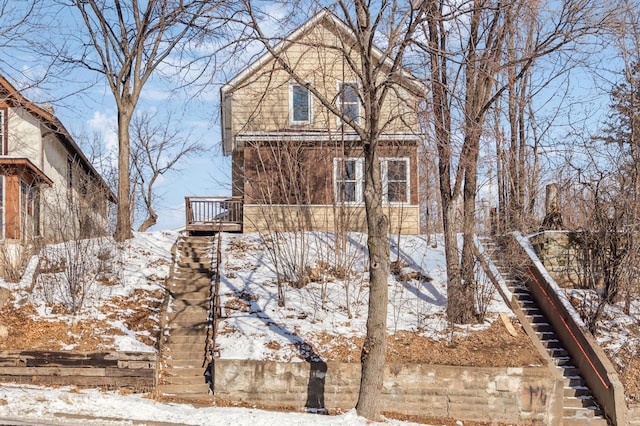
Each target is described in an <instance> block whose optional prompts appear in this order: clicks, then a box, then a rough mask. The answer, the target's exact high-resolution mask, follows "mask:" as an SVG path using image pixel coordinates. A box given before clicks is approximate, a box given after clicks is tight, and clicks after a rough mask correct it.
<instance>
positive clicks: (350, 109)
mask: <svg viewBox="0 0 640 426" xmlns="http://www.w3.org/2000/svg"><path fill="white" fill-rule="evenodd" d="M338 107H339V109H340V111H342V114H344V117H347V118H349V119H351V120H353V121H354V122H355V123H360V96H359V95H358V83H356V82H347V81H340V82H338ZM342 121H343V120H340V119H339V120H338V122H339V123H341V122H342Z"/></svg>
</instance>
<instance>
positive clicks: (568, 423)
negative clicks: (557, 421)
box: [562, 416, 609, 426]
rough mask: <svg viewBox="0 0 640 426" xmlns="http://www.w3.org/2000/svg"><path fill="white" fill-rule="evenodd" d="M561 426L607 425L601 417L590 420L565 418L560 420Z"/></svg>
mask: <svg viewBox="0 0 640 426" xmlns="http://www.w3.org/2000/svg"><path fill="white" fill-rule="evenodd" d="M562 425H563V426H609V423H608V422H607V420H606V419H604V418H603V417H602V416H596V417H594V418H592V419H585V418H572V417H566V418H564V419H562Z"/></svg>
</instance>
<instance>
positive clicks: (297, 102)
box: [289, 83, 313, 124]
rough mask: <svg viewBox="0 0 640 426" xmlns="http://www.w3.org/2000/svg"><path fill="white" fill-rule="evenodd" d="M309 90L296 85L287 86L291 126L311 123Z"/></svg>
mask: <svg viewBox="0 0 640 426" xmlns="http://www.w3.org/2000/svg"><path fill="white" fill-rule="evenodd" d="M311 99H312V97H311V93H310V92H309V89H307V88H306V87H305V86H302V85H300V84H297V83H291V84H290V85H289V105H290V108H289V122H290V123H291V124H309V123H311V114H312V112H313V110H312V108H311V107H312V104H311Z"/></svg>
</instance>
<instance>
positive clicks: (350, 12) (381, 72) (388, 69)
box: [244, 0, 427, 419]
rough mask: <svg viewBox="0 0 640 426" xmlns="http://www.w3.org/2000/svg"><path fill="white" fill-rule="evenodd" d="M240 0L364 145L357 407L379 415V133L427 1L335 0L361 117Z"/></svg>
mask: <svg viewBox="0 0 640 426" xmlns="http://www.w3.org/2000/svg"><path fill="white" fill-rule="evenodd" d="M245 3H246V9H245V11H244V12H245V13H247V15H248V17H249V20H248V22H247V23H246V24H247V26H248V27H249V28H251V29H252V30H253V32H254V34H255V37H256V38H257V40H259V41H260V42H261V43H262V45H263V46H264V47H265V49H267V51H268V52H269V53H270V54H271V56H272V57H273V58H274V60H275V61H276V63H277V65H278V67H279V68H281V69H282V70H284V71H286V72H287V73H288V74H289V75H290V77H291V79H292V80H295V81H296V82H297V83H298V84H300V85H303V86H305V87H307V88H308V90H309V91H310V92H311V93H312V94H313V96H314V99H317V100H318V101H319V102H320V104H321V105H322V106H323V107H324V108H325V109H327V110H328V111H329V112H330V114H331V115H332V116H335V117H339V119H340V120H341V121H342V123H344V124H345V127H347V128H349V129H350V130H351V131H354V132H355V133H356V134H357V136H358V137H359V140H360V141H361V144H362V149H363V151H364V164H365V165H364V204H365V210H366V222H367V231H368V241H367V246H368V250H369V305H368V318H367V333H366V338H365V341H364V344H363V347H362V352H361V365H362V375H361V383H360V393H359V397H358V403H357V405H356V409H357V411H358V414H359V415H361V416H364V417H366V418H369V419H378V418H379V415H380V404H379V402H380V398H379V396H380V391H381V389H382V380H383V373H384V365H385V357H386V347H387V339H386V333H387V305H388V294H387V277H388V275H389V270H390V262H389V252H390V247H389V244H390V242H389V219H388V217H387V215H386V214H385V210H384V208H383V190H382V179H381V172H380V167H378V164H379V149H380V148H379V147H380V136H381V134H382V133H383V132H384V129H385V126H386V125H387V121H386V119H385V118H384V117H385V116H384V114H383V111H382V105H383V104H384V101H385V99H386V98H387V97H388V96H390V93H392V91H394V90H397V89H398V88H399V87H402V78H401V77H400V76H402V74H403V71H402V64H403V59H404V55H405V52H406V50H407V47H408V46H409V45H410V41H411V39H412V37H413V35H414V33H415V30H416V28H417V25H418V23H419V22H420V20H421V19H422V17H423V15H424V13H425V10H426V5H427V3H426V2H415V3H413V5H412V4H406V5H403V6H402V7H401V6H399V5H398V4H396V3H387V2H383V3H381V4H376V5H372V4H370V3H369V2H364V1H359V0H358V1H355V2H346V1H338V2H336V4H337V8H338V10H339V11H340V13H341V15H342V16H343V17H344V22H345V24H346V27H347V28H348V32H349V33H351V34H353V37H346V38H345V39H344V40H343V41H342V45H339V46H336V47H334V48H336V49H338V50H339V51H341V52H342V55H343V58H344V63H345V64H346V67H347V68H348V73H349V75H353V76H355V78H356V79H357V83H358V89H359V90H358V96H359V99H360V103H361V105H362V107H363V112H362V113H361V114H360V115H361V117H360V119H359V120H358V119H356V118H355V117H352V116H349V115H348V114H346V113H343V109H341V108H340V105H338V104H337V103H336V101H335V99H332V98H328V97H327V94H326V93H323V92H322V91H321V90H319V89H318V88H316V87H315V86H314V85H310V84H307V82H306V81H305V79H304V78H303V76H302V75H301V74H299V73H298V72H297V70H296V68H295V64H292V63H290V62H289V60H288V57H287V56H286V55H283V54H281V53H280V52H279V51H277V50H276V49H274V47H273V46H272V44H271V40H270V38H269V37H268V35H267V34H266V33H265V32H264V31H263V28H262V26H261V25H260V19H259V16H258V14H259V10H257V9H255V8H254V4H253V2H250V1H247V2H245ZM377 37H382V38H384V42H385V44H386V45H385V46H384V48H383V50H382V51H379V50H378V49H377V47H375V46H374V40H376V39H377ZM377 52H379V56H378V55H377ZM414 87H415V86H414ZM405 90H406V89H405ZM409 90H412V88H410V89H409ZM420 95H423V93H421V94H420Z"/></svg>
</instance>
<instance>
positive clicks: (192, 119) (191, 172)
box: [0, 0, 610, 229]
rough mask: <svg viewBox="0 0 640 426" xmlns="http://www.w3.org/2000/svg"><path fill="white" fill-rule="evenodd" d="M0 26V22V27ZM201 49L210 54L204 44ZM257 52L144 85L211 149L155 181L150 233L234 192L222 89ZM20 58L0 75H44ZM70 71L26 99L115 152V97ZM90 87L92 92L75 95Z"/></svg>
mask: <svg viewBox="0 0 640 426" xmlns="http://www.w3.org/2000/svg"><path fill="white" fill-rule="evenodd" d="M0 1H2V0H0ZM260 4H261V5H262V6H264V7H265V8H266V10H268V13H269V14H270V15H271V19H269V20H268V21H267V22H265V28H266V32H267V33H274V32H279V33H287V32H288V31H289V30H290V29H291V28H284V27H283V25H281V24H280V23H279V18H285V15H286V13H287V11H286V9H285V8H284V7H282V4H276V3H275V2H260ZM57 18H61V19H58V20H57V21H55V22H56V24H55V25H56V26H58V27H59V29H58V30H57V31H56V29H55V28H54V27H53V25H54V24H51V22H54V21H51V20H49V21H47V22H46V25H47V26H48V27H51V31H50V33H49V34H47V36H48V37H50V40H51V42H52V43H53V44H56V43H65V42H67V41H68V40H65V39H63V38H61V37H60V36H59V35H58V34H64V33H65V32H68V28H71V27H72V26H73V25H76V24H77V20H76V19H74V18H72V17H71V16H69V15H68V13H67V14H61V15H58V16H57ZM296 20H298V21H304V20H305V18H304V17H302V16H296ZM1 21H2V19H1V17H0V24H1V23H2V22H1ZM298 23H300V22H298ZM200 48H201V49H202V50H204V51H205V52H206V49H207V46H206V45H204V46H201V47H200ZM212 51H213V50H212ZM258 52H259V49H258V48H257V46H255V47H254V48H252V47H249V48H248V49H245V50H244V51H243V53H242V55H241V56H240V57H237V58H235V60H234V61H233V62H232V63H230V64H227V65H226V67H225V68H224V69H223V70H221V71H220V72H219V73H217V74H212V73H213V71H212V70H207V73H206V74H205V75H206V78H207V80H208V81H211V82H213V83H210V84H208V85H206V86H198V87H191V88H189V87H187V88H184V89H182V90H181V91H179V92H177V93H176V92H174V91H173V90H172V89H173V88H174V87H176V86H178V85H179V84H180V82H179V81H173V82H171V81H167V80H162V79H158V78H152V79H151V80H150V81H149V82H148V83H147V84H146V85H145V88H144V90H143V93H142V96H141V99H140V102H139V105H138V107H137V111H139V112H142V111H158V113H159V114H165V113H168V112H171V114H172V116H173V120H175V121H176V123H178V124H179V125H180V127H182V128H183V129H184V130H185V131H186V132H189V133H190V134H191V135H192V137H193V138H196V139H199V140H201V141H202V143H203V144H204V145H205V146H206V147H207V148H208V151H207V152H206V153H205V154H203V155H199V156H197V157H194V158H187V159H184V160H183V161H182V162H181V163H180V165H179V168H180V171H176V172H168V173H167V174H166V175H165V176H164V177H163V178H162V179H161V180H160V182H159V183H158V184H157V187H156V193H157V194H158V195H160V197H161V198H160V199H158V201H157V206H156V207H157V212H158V214H159V218H158V224H157V225H156V226H155V227H154V228H152V229H174V228H177V227H180V226H182V225H184V197H185V196H187V195H230V194H231V184H230V172H231V161H230V159H229V158H227V157H223V156H222V153H221V149H220V124H219V103H218V102H219V88H220V84H222V83H223V82H224V81H226V80H229V79H230V78H231V77H233V75H234V74H235V73H236V72H237V71H238V70H239V69H240V68H241V67H242V66H243V64H245V63H246V62H247V61H250V60H251V59H252V58H253V59H255V55H256V54H257V53H258ZM21 55H24V56H23V57H24V63H22V64H19V66H16V65H15V64H12V65H9V66H7V65H8V64H6V63H5V64H2V63H1V62H2V61H0V66H2V72H4V73H5V76H6V77H7V78H8V79H9V80H10V81H11V82H12V83H13V84H14V85H15V86H16V87H18V88H20V87H24V83H25V81H28V80H29V79H32V78H33V76H38V75H40V74H44V67H45V66H46V60H42V58H39V57H38V56H37V55H33V54H32V55H29V54H28V53H27V54H25V53H21ZM609 65H610V64H609ZM551 66H553V65H551ZM66 72H67V73H68V74H65V75H63V76H61V75H53V76H51V77H52V78H50V79H48V80H46V81H45V82H44V84H43V85H41V86H39V87H36V88H30V89H28V90H27V91H26V93H25V94H26V96H27V97H28V98H30V99H31V100H33V101H36V102H48V103H51V104H52V105H53V107H54V108H55V112H56V115H57V116H58V118H59V119H60V120H61V121H62V122H63V124H64V125H65V127H67V129H68V130H69V131H70V132H71V133H72V135H73V136H74V137H75V138H76V140H77V141H78V143H80V144H82V142H83V140H84V139H85V138H90V137H91V136H92V134H93V133H97V134H99V135H100V137H101V139H102V141H103V143H104V146H105V147H106V148H108V149H112V150H114V152H115V147H116V146H117V137H116V108H115V104H114V101H113V95H112V94H111V92H110V90H109V88H108V87H107V85H106V83H105V81H104V80H103V79H102V77H101V76H99V75H98V74H96V73H92V72H88V71H86V70H83V69H80V68H76V69H74V70H70V71H69V70H67V71H66ZM574 76H578V77H577V78H576V77H574V78H573V81H570V82H568V84H569V85H570V86H571V87H570V88H569V92H570V95H569V96H571V98H572V99H569V101H571V102H575V104H573V106H574V107H576V108H578V107H577V105H578V101H580V100H582V101H584V100H585V99H587V98H588V101H589V102H590V104H587V105H586V106H587V107H590V108H592V110H593V111H595V112H596V115H600V116H602V114H603V113H604V112H606V104H607V103H608V97H607V96H606V95H604V96H603V95H602V90H603V89H598V90H594V81H593V80H590V79H591V78H592V77H591V76H586V74H583V73H581V72H580V70H575V71H574ZM87 86H90V87H89V88H87V89H85V90H82V91H78V90H79V89H80V88H86V87H87ZM564 90H565V87H562V85H561V84H560V85H559V86H557V87H549V88H548V89H547V94H546V95H545V96H544V97H542V98H541V99H544V101H543V102H544V103H547V105H546V106H542V107H541V108H543V109H544V108H550V109H553V108H555V107H557V105H554V104H556V102H557V101H558V99H559V94H560V92H561V91H564ZM556 92H557V93H556ZM597 92H600V94H597ZM584 107H585V105H582V106H581V107H580V108H584ZM572 113H573V112H572ZM561 114H567V116H566V117H558V118H559V121H561V122H562V121H564V122H566V121H568V120H569V119H571V118H572V117H570V116H569V109H565V111H562V112H561ZM575 114H576V115H575V116H576V117H577V116H578V115H579V114H582V112H578V111H577V110H575ZM595 123H596V120H593V119H592V121H591V123H590V124H592V125H593V124H595ZM556 132H557V133H556ZM566 132H567V130H566V129H556V130H555V131H554V133H556V137H555V138H556V139H557V140H561V138H563V137H565V134H566ZM551 140H553V138H551ZM87 153H88V152H87ZM141 219H142V218H141ZM141 219H140V220H141Z"/></svg>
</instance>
